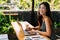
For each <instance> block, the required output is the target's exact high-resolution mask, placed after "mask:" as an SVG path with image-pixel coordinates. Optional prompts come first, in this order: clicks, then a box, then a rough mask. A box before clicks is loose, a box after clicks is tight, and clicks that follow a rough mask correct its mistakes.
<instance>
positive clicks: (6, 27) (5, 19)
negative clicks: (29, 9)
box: [0, 12, 12, 34]
mask: <svg viewBox="0 0 60 40" xmlns="http://www.w3.org/2000/svg"><path fill="white" fill-rule="evenodd" d="M10 29H12V26H11V22H10V19H9V16H5V15H3V13H2V12H0V34H1V33H9V31H10Z"/></svg>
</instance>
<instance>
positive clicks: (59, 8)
mask: <svg viewBox="0 0 60 40" xmlns="http://www.w3.org/2000/svg"><path fill="white" fill-rule="evenodd" d="M41 2H48V3H49V4H50V9H51V12H52V18H53V20H54V28H55V32H56V34H57V35H59V36H60V31H59V30H60V0H0V34H8V35H9V39H10V40H12V39H16V35H15V32H14V30H13V28H12V25H11V22H15V21H16V22H17V21H28V22H29V23H30V24H32V25H33V26H36V25H37V19H36V18H37V10H38V7H39V4H40V3H41ZM12 35H13V38H11V36H12ZM16 40H17V39H16Z"/></svg>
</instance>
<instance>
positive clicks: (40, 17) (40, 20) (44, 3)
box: [38, 2, 52, 26]
mask: <svg viewBox="0 0 60 40" xmlns="http://www.w3.org/2000/svg"><path fill="white" fill-rule="evenodd" d="M42 4H43V5H44V6H45V7H46V16H48V17H49V18H50V19H51V20H52V17H51V11H50V5H49V4H48V3H47V2H42V3H41V4H39V8H40V5H42ZM42 18H43V17H42V15H40V12H39V11H38V21H39V22H40V26H41V25H42Z"/></svg>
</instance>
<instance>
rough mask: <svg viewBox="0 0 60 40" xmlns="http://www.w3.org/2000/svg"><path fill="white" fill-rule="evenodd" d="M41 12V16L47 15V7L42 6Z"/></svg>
mask: <svg viewBox="0 0 60 40" xmlns="http://www.w3.org/2000/svg"><path fill="white" fill-rule="evenodd" d="M39 11H40V15H46V7H45V5H44V4H41V5H40V8H39Z"/></svg>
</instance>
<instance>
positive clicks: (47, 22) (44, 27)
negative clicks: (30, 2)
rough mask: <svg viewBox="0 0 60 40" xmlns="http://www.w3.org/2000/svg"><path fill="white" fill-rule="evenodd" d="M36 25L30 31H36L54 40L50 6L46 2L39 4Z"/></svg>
mask: <svg viewBox="0 0 60 40" xmlns="http://www.w3.org/2000/svg"><path fill="white" fill-rule="evenodd" d="M38 24H39V25H38V26H37V27H34V28H33V29H36V28H37V29H38V30H34V31H31V32H37V33H39V34H40V35H44V36H46V37H49V38H50V39H51V40H55V33H54V28H53V20H52V18H51V12H50V6H49V4H48V3H47V2H42V3H41V4H40V5H39V11H38Z"/></svg>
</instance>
